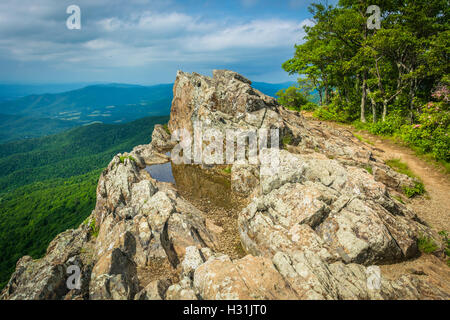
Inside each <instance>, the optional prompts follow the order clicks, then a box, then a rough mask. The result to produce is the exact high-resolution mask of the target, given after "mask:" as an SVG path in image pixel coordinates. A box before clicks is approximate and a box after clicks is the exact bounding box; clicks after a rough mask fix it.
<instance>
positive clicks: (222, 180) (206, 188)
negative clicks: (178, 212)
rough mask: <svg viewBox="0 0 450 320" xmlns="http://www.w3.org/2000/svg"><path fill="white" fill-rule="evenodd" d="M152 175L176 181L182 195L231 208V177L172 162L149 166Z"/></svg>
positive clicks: (157, 178) (172, 181)
mask: <svg viewBox="0 0 450 320" xmlns="http://www.w3.org/2000/svg"><path fill="white" fill-rule="evenodd" d="M146 170H147V172H148V173H150V175H151V177H152V178H153V179H155V180H158V181H161V182H170V183H174V184H175V186H176V188H177V190H178V191H179V192H180V194H181V195H183V196H185V197H188V198H190V199H194V200H202V201H207V202H208V203H209V204H210V205H211V206H216V207H222V208H231V207H232V196H231V183H230V178H229V177H228V176H227V175H224V174H218V173H217V172H216V171H214V170H210V169H209V170H208V169H202V168H201V166H198V165H184V164H182V165H175V164H173V163H172V162H167V163H164V164H155V165H151V166H147V168H146Z"/></svg>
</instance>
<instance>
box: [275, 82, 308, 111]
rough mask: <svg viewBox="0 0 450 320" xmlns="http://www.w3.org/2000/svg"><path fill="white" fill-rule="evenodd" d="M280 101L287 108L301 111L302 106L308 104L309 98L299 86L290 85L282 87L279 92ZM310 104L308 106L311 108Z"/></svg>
mask: <svg viewBox="0 0 450 320" xmlns="http://www.w3.org/2000/svg"><path fill="white" fill-rule="evenodd" d="M277 97H278V102H279V103H280V104H281V105H282V106H284V107H285V108H286V109H290V110H294V111H300V110H302V107H303V106H305V105H308V103H309V102H308V99H307V98H306V97H305V96H304V95H303V94H302V92H301V90H300V89H299V88H297V87H294V86H292V87H289V88H287V89H281V90H280V91H278V92H277ZM309 107H310V106H308V108H309Z"/></svg>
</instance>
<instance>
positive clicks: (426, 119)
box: [400, 102, 450, 162]
mask: <svg viewBox="0 0 450 320" xmlns="http://www.w3.org/2000/svg"><path fill="white" fill-rule="evenodd" d="M448 106H449V105H448V103H444V102H436V103H433V102H430V103H428V104H427V105H425V106H424V107H423V108H422V114H421V115H420V116H419V118H418V123H417V124H413V125H404V126H403V127H402V128H401V132H400V135H401V137H402V138H403V140H405V141H406V142H408V143H409V144H410V145H412V146H414V147H416V148H417V149H418V150H419V151H420V152H421V153H431V154H432V155H433V156H434V158H436V159H438V160H443V161H447V162H448V161H450V136H449V133H450V112H449V107H448Z"/></svg>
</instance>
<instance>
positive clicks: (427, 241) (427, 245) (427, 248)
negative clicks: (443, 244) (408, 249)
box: [417, 236, 439, 253]
mask: <svg viewBox="0 0 450 320" xmlns="http://www.w3.org/2000/svg"><path fill="white" fill-rule="evenodd" d="M417 246H418V247H419V250H420V251H421V252H423V253H433V252H434V251H436V250H438V249H439V247H438V246H437V245H436V243H435V242H434V241H433V239H431V238H429V237H425V236H420V237H419V238H418V239H417Z"/></svg>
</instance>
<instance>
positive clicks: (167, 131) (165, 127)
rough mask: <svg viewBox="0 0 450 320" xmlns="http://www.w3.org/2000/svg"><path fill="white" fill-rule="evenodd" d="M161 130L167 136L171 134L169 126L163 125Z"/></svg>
mask: <svg viewBox="0 0 450 320" xmlns="http://www.w3.org/2000/svg"><path fill="white" fill-rule="evenodd" d="M163 128H164V130H165V131H166V133H167V134H171V132H170V130H169V126H168V125H167V123H165V124H163Z"/></svg>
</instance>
